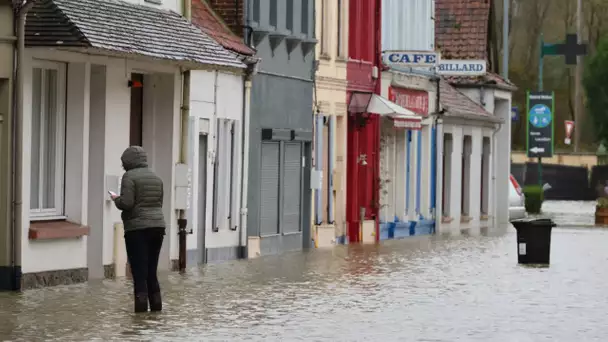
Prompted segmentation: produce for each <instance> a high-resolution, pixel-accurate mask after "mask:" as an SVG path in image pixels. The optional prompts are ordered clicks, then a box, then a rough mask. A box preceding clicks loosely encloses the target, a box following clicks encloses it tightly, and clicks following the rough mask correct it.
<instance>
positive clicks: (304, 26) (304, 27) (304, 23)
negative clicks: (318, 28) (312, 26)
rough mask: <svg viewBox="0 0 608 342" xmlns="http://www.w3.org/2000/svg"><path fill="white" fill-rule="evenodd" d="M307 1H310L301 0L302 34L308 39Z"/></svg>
mask: <svg viewBox="0 0 608 342" xmlns="http://www.w3.org/2000/svg"><path fill="white" fill-rule="evenodd" d="M308 1H310V0H302V33H303V34H304V35H305V36H307V37H308V33H309V28H308V14H309V13H308Z"/></svg>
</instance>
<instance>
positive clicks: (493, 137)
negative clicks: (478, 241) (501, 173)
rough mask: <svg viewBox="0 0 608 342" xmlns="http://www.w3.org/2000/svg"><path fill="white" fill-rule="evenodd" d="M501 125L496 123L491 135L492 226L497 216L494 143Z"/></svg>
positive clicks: (495, 222)
mask: <svg viewBox="0 0 608 342" xmlns="http://www.w3.org/2000/svg"><path fill="white" fill-rule="evenodd" d="M502 125H503V123H502V122H501V123H498V124H496V128H495V129H494V132H493V133H492V190H493V194H492V195H493V196H492V207H493V209H494V212H493V215H492V216H494V217H493V218H492V220H493V221H494V226H498V223H499V222H498V216H497V215H496V214H497V213H498V211H497V210H498V206H497V203H496V202H497V201H496V195H498V194H497V191H496V169H497V166H496V155H497V154H498V150H497V149H496V146H498V144H497V143H496V134H497V133H498V131H500V129H501V128H502Z"/></svg>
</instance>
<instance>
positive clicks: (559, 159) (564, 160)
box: [511, 151, 597, 169]
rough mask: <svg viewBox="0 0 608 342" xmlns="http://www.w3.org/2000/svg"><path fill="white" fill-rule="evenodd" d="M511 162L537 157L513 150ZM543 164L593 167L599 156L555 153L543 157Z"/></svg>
mask: <svg viewBox="0 0 608 342" xmlns="http://www.w3.org/2000/svg"><path fill="white" fill-rule="evenodd" d="M511 162H512V163H519V164H523V163H526V162H532V163H535V162H536V158H528V157H527V156H526V152H521V151H513V152H511ZM543 164H558V165H569V166H585V167H587V168H589V169H591V168H592V167H593V166H595V165H597V156H596V155H595V154H593V153H589V154H587V153H576V154H574V153H555V154H554V155H553V157H552V158H543Z"/></svg>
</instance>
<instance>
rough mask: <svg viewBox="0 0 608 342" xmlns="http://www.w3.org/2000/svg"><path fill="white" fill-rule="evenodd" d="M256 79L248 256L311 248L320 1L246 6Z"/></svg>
mask: <svg viewBox="0 0 608 342" xmlns="http://www.w3.org/2000/svg"><path fill="white" fill-rule="evenodd" d="M245 13H246V22H245V27H246V30H245V31H246V37H247V38H248V39H249V41H248V42H249V45H251V46H253V47H254V48H255V49H256V57H258V58H260V59H261V62H260V64H259V67H258V72H257V74H256V76H255V77H254V78H253V85H252V90H251V110H250V115H251V119H250V127H249V131H250V133H249V137H245V139H248V142H249V151H250V153H249V175H248V193H247V202H248V208H247V232H248V244H247V246H248V256H249V257H255V256H259V255H267V254H275V253H280V252H283V251H287V250H295V249H302V248H308V247H310V246H311V244H312V236H311V222H310V217H311V191H310V187H311V184H310V179H311V178H310V174H311V169H312V142H313V106H312V101H313V77H314V71H313V65H314V60H315V54H314V49H315V46H316V43H317V41H316V39H315V30H314V18H315V2H314V1H313V0H300V1H277V0H269V1H264V0H249V1H247V2H246V7H245Z"/></svg>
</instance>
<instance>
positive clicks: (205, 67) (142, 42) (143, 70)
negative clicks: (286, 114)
mask: <svg viewBox="0 0 608 342" xmlns="http://www.w3.org/2000/svg"><path fill="white" fill-rule="evenodd" d="M41 13H44V15H41ZM182 14H184V15H186V16H189V14H190V6H189V3H182V2H181V1H163V3H162V4H161V5H155V4H150V3H149V2H148V1H143V0H142V1H135V0H132V1H110V0H95V1H93V0H78V1H76V0H45V1H37V2H35V3H34V4H33V7H32V8H31V9H30V10H29V12H28V14H27V24H26V28H25V46H26V49H25V53H24V58H23V60H22V61H21V63H22V68H23V73H24V75H25V76H24V78H23V86H22V87H21V88H20V89H18V91H19V92H21V93H22V97H23V102H22V103H21V105H22V106H23V111H22V113H21V115H22V122H23V125H22V132H21V136H22V139H21V141H20V144H21V145H22V152H21V154H20V155H19V156H18V158H21V160H22V164H23V168H22V169H23V172H22V173H21V174H19V177H21V178H22V182H21V183H22V186H21V187H20V188H19V191H20V193H21V194H22V199H23V207H22V209H21V211H20V212H18V213H17V214H18V215H19V216H20V219H21V222H22V224H21V226H20V227H17V228H18V232H19V236H20V239H19V241H18V243H19V247H20V252H19V255H18V262H19V264H18V265H20V266H21V269H22V273H23V274H22V276H21V278H20V287H21V288H31V287H37V286H49V285H57V284H67V283H74V282H81V281H85V280H87V279H90V278H103V277H113V276H117V275H118V276H120V275H122V274H125V272H126V257H125V253H124V242H123V230H122V223H121V218H120V212H119V211H118V210H117V209H116V208H115V206H114V205H113V203H112V201H111V200H110V199H109V196H108V193H107V191H108V190H113V191H115V192H119V191H120V178H121V176H122V173H123V172H124V171H123V170H122V165H121V161H120V156H121V154H122V152H123V151H124V150H125V148H127V147H128V146H129V145H141V146H143V147H144V149H145V150H146V151H147V152H148V164H149V166H150V167H151V168H152V169H153V170H154V171H155V172H156V173H157V174H158V175H159V176H160V177H161V178H162V180H163V182H164V214H165V220H166V223H167V234H166V238H165V239H166V240H165V243H164V244H163V248H162V251H161V257H160V262H159V268H160V269H161V270H163V269H164V270H167V269H171V268H173V267H174V266H175V264H176V263H177V259H178V254H179V248H178V239H177V232H178V227H177V214H178V211H179V210H187V209H188V202H189V199H188V193H189V190H188V189H189V183H191V179H190V178H191V177H190V176H189V174H188V167H187V164H186V163H184V162H183V161H182V160H181V158H180V152H181V151H180V142H181V141H182V138H185V139H187V136H182V131H186V132H187V131H188V130H187V129H182V128H185V126H184V127H182V122H184V121H185V122H186V124H187V122H188V120H187V119H188V118H187V117H186V116H185V115H184V114H188V116H189V113H187V112H186V110H187V108H189V107H193V108H194V110H195V111H197V110H198V112H195V115H197V114H196V113H200V112H203V113H207V108H203V109H201V106H199V107H197V105H195V104H194V100H201V99H202V100H203V101H204V100H208V96H209V95H208V90H209V89H213V88H214V87H215V88H220V89H221V88H222V87H223V88H226V87H232V86H233V84H230V82H231V80H232V82H234V80H233V79H231V76H228V75H220V74H216V73H214V71H217V70H221V71H222V72H225V73H228V74H234V75H241V77H242V75H243V74H244V70H246V64H245V63H244V62H243V61H242V60H240V59H239V58H238V57H237V55H236V54H234V53H233V52H231V51H228V50H226V49H225V48H223V47H222V46H221V45H220V44H218V43H217V42H216V41H215V40H213V39H211V38H210V37H209V36H208V35H207V34H205V33H203V32H202V31H201V30H200V29H199V28H198V27H196V26H194V25H192V24H191V23H190V22H189V21H188V20H187V19H186V18H185V17H184V16H182ZM56 23H61V25H55V24H56ZM100 23H103V24H100ZM51 24H53V25H51ZM150 26H154V27H155V30H154V31H150V30H145V29H142V27H150ZM108 27H111V28H113V29H112V30H111V32H112V33H111V34H107V32H108V30H107V28H108ZM58 37H61V40H58ZM133 41H137V42H138V45H137V46H132V45H131V43H130V42H133ZM185 42H187V44H186V43H185ZM184 70H201V73H203V74H202V75H204V76H201V77H200V80H198V81H197V80H196V76H193V79H194V82H191V83H190V84H191V85H192V86H191V87H190V89H191V92H190V93H189V95H190V97H191V98H192V99H193V104H191V103H185V102H184V101H185V99H187V98H188V96H184V94H183V93H182V88H183V87H184V86H183V85H184V84H186V82H184V78H185V74H184V73H183V72H184ZM207 73H208V74H212V75H214V76H213V77H205V76H206V75H207ZM241 79H242V78H241ZM212 80H213V82H212ZM226 83H228V85H227V86H226ZM218 85H219V86H218ZM241 85H242V83H241ZM184 88H185V87H184ZM238 89H242V87H237V96H241V95H242V92H241V91H240V90H238ZM219 92H220V91H219V90H218V94H217V98H218V99H220V100H221V99H226V98H229V99H228V100H227V101H226V100H221V101H222V102H221V103H220V100H216V102H215V103H214V104H215V105H216V106H215V107H214V108H222V106H227V103H228V102H234V100H233V99H232V98H230V96H227V95H225V94H219ZM234 106H235V107H237V108H233V107H228V109H226V107H223V108H225V109H226V111H230V112H232V111H238V110H239V108H238V107H240V106H242V104H241V103H240V102H237V103H236V104H235V105H234ZM214 110H215V109H214ZM235 115H236V114H235ZM184 118H185V119H186V120H184ZM201 126H202V125H201ZM199 128H200V126H199ZM189 224H191V223H189ZM190 227H191V226H190Z"/></svg>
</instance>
